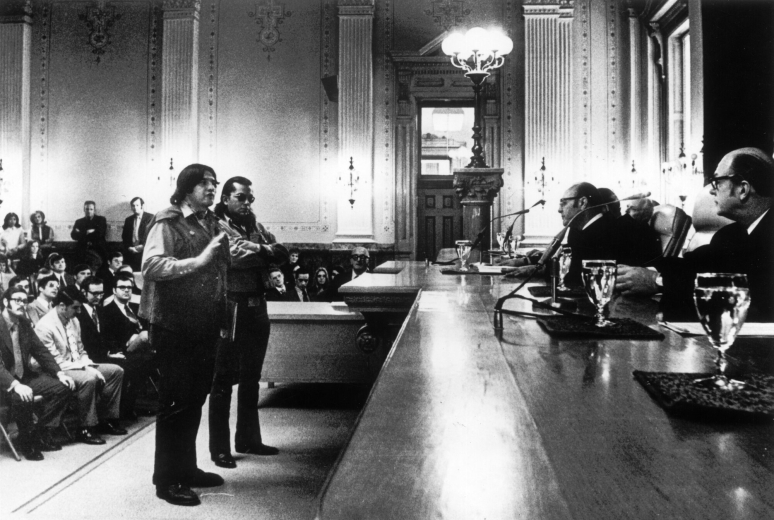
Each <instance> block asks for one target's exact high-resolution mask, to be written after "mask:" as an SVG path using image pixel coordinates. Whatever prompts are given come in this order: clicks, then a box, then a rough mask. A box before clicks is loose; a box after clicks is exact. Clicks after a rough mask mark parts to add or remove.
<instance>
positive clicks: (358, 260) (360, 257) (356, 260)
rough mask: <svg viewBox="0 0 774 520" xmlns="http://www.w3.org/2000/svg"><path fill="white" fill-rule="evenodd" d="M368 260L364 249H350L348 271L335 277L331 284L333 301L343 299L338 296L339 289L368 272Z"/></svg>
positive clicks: (368, 257)
mask: <svg viewBox="0 0 774 520" xmlns="http://www.w3.org/2000/svg"><path fill="white" fill-rule="evenodd" d="M370 258H371V255H370V253H369V252H368V249H366V248H365V247H355V248H353V249H352V252H351V253H350V256H349V265H350V269H348V270H347V271H344V272H343V273H341V274H339V275H338V276H336V277H335V278H334V279H333V281H332V283H331V285H332V293H333V298H332V300H333V301H341V300H342V299H343V298H342V297H341V296H340V295H339V287H341V286H342V285H344V284H345V283H347V282H351V281H352V280H354V279H355V278H357V277H358V276H360V275H361V274H363V273H365V272H366V271H368V261H369V260H370Z"/></svg>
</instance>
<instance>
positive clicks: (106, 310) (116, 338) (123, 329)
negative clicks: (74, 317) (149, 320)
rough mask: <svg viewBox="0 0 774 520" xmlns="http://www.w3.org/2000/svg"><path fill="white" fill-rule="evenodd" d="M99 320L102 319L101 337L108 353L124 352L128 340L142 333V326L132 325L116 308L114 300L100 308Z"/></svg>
mask: <svg viewBox="0 0 774 520" xmlns="http://www.w3.org/2000/svg"><path fill="white" fill-rule="evenodd" d="M100 318H102V336H103V338H104V339H105V345H106V346H107V348H108V350H109V351H110V352H113V353H117V352H124V351H125V350H126V343H127V342H128V341H129V338H131V337H132V336H133V335H135V334H139V333H140V332H142V325H140V324H137V323H133V322H132V320H130V319H129V318H127V317H126V315H125V314H124V313H123V312H121V309H119V308H118V304H117V303H116V302H115V300H114V301H112V302H110V303H109V304H108V305H105V306H104V307H102V313H101V314H100Z"/></svg>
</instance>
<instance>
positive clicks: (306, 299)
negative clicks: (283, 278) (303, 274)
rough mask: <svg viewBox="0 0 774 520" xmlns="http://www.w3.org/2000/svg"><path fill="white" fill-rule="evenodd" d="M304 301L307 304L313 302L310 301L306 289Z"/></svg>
mask: <svg viewBox="0 0 774 520" xmlns="http://www.w3.org/2000/svg"><path fill="white" fill-rule="evenodd" d="M304 301H305V302H308V301H311V300H310V299H309V294H307V292H306V289H304Z"/></svg>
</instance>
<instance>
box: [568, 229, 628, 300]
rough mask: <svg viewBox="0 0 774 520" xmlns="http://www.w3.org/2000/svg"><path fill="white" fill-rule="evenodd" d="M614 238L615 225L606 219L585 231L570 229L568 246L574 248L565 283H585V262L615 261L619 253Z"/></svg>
mask: <svg viewBox="0 0 774 520" xmlns="http://www.w3.org/2000/svg"><path fill="white" fill-rule="evenodd" d="M613 236H614V235H613V223H612V222H611V221H610V220H609V219H606V218H604V217H602V218H600V219H597V220H596V221H594V222H593V223H592V224H591V225H590V226H589V227H587V228H586V229H583V230H580V229H575V228H570V231H569V235H568V237H567V244H568V245H569V246H570V247H571V248H572V263H571V264H570V273H569V274H568V275H567V278H566V280H565V283H570V284H572V285H581V284H582V283H583V282H582V281H581V270H582V269H583V260H615V259H616V258H617V252H616V245H615V241H614V240H612V238H613Z"/></svg>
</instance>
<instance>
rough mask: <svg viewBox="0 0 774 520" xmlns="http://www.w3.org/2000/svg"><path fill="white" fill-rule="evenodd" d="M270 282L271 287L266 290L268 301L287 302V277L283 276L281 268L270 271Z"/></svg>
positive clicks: (273, 268)
mask: <svg viewBox="0 0 774 520" xmlns="http://www.w3.org/2000/svg"><path fill="white" fill-rule="evenodd" d="M269 280H270V281H271V287H270V288H269V289H266V295H265V296H266V301H267V302H283V301H287V298H288V296H287V294H288V288H287V286H286V285H285V275H284V274H282V270H281V269H280V268H279V267H272V268H270V269H269Z"/></svg>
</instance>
